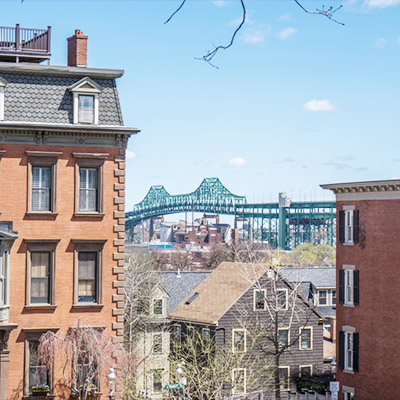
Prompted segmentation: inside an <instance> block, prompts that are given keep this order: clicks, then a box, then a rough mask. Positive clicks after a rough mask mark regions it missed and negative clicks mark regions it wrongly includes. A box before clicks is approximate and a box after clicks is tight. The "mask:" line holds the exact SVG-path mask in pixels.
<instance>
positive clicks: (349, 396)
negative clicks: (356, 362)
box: [342, 385, 354, 400]
mask: <svg viewBox="0 0 400 400" xmlns="http://www.w3.org/2000/svg"><path fill="white" fill-rule="evenodd" d="M342 392H343V400H354V388H352V387H349V386H345V385H343V387H342Z"/></svg>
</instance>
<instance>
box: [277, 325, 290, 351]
mask: <svg viewBox="0 0 400 400" xmlns="http://www.w3.org/2000/svg"><path fill="white" fill-rule="evenodd" d="M278 342H279V348H281V349H282V348H287V347H288V346H289V328H279V329H278Z"/></svg>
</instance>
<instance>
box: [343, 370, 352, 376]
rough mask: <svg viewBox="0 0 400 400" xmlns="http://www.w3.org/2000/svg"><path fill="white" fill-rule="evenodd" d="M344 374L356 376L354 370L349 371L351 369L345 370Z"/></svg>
mask: <svg viewBox="0 0 400 400" xmlns="http://www.w3.org/2000/svg"><path fill="white" fill-rule="evenodd" d="M343 372H345V373H346V374H353V375H354V371H353V370H351V371H350V370H349V369H344V370H343Z"/></svg>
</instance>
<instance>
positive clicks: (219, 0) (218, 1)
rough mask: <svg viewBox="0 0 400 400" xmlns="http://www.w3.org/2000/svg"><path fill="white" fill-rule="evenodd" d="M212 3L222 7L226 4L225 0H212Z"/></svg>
mask: <svg viewBox="0 0 400 400" xmlns="http://www.w3.org/2000/svg"><path fill="white" fill-rule="evenodd" d="M213 3H214V5H216V6H217V7H223V6H225V5H226V3H227V2H226V1H225V0H214V1H213Z"/></svg>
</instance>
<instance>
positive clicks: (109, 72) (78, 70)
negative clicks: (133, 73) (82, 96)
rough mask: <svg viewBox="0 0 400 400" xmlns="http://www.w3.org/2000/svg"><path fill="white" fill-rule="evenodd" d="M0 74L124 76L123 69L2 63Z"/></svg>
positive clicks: (0, 63)
mask: <svg viewBox="0 0 400 400" xmlns="http://www.w3.org/2000/svg"><path fill="white" fill-rule="evenodd" d="M0 72H7V73H12V74H37V75H58V76H60V75H62V76H81V77H85V76H88V77H90V78H106V79H117V78H120V77H121V76H122V75H123V74H124V70H122V69H102V68H86V67H65V66H54V65H40V64H33V63H32V64H31V63H9V62H0Z"/></svg>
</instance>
